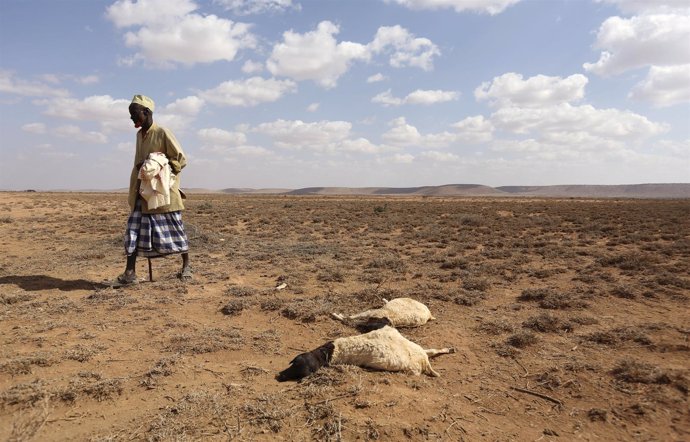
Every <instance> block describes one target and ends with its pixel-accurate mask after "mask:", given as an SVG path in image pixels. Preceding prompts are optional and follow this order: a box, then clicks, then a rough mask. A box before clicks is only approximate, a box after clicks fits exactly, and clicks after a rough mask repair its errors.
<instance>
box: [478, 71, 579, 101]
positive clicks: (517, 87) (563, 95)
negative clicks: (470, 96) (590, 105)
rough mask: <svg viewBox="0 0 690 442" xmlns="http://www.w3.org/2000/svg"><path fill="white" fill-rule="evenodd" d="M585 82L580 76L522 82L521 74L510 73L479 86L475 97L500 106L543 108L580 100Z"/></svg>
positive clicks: (543, 78) (542, 76)
mask: <svg viewBox="0 0 690 442" xmlns="http://www.w3.org/2000/svg"><path fill="white" fill-rule="evenodd" d="M587 82H588V80H587V77H585V76H584V75H581V74H575V75H571V76H569V77H566V78H561V77H550V76H546V75H536V76H534V77H530V78H528V79H526V80H524V79H523V78H522V75H520V74H516V73H514V72H509V73H506V74H503V75H501V76H499V77H494V79H493V80H492V81H490V82H488V81H486V82H484V83H482V84H481V86H479V87H478V88H476V89H475V91H474V96H475V98H476V99H477V100H478V101H481V100H488V101H489V102H490V103H491V104H492V105H495V106H500V107H503V106H511V105H514V106H519V107H543V106H550V105H554V104H560V103H569V102H573V101H578V100H581V99H582V98H583V97H584V95H585V86H586V85H587Z"/></svg>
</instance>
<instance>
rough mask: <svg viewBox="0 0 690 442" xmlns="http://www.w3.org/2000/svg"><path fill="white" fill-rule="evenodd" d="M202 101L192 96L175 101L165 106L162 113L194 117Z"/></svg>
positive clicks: (202, 103)
mask: <svg viewBox="0 0 690 442" xmlns="http://www.w3.org/2000/svg"><path fill="white" fill-rule="evenodd" d="M203 105H204V100H202V99H201V98H199V97H195V96H193V95H191V96H189V97H185V98H180V99H177V100H175V101H174V102H173V103H170V104H168V105H167V106H165V108H164V109H163V111H162V112H164V113H166V114H167V113H170V114H182V115H196V114H198V113H199V111H201V108H202V107H203Z"/></svg>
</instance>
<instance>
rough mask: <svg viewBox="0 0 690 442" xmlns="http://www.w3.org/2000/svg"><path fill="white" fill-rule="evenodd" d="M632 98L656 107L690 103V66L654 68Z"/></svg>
mask: <svg viewBox="0 0 690 442" xmlns="http://www.w3.org/2000/svg"><path fill="white" fill-rule="evenodd" d="M688 44H690V43H688ZM630 97H631V98H633V99H635V100H640V101H646V102H650V103H652V104H653V105H654V106H656V107H666V106H672V105H674V104H679V103H688V102H690V64H686V65H681V66H666V67H660V66H652V67H651V68H650V69H649V73H648V74H647V78H645V80H643V81H642V82H640V83H638V84H637V85H636V86H635V87H634V88H633V90H632V92H631V93H630Z"/></svg>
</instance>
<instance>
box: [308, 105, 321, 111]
mask: <svg viewBox="0 0 690 442" xmlns="http://www.w3.org/2000/svg"><path fill="white" fill-rule="evenodd" d="M317 110H319V103H311V104H310V105H309V106H307V112H316V111H317Z"/></svg>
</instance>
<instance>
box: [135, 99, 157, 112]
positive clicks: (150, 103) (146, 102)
mask: <svg viewBox="0 0 690 442" xmlns="http://www.w3.org/2000/svg"><path fill="white" fill-rule="evenodd" d="M132 104H139V105H141V106H144V107H147V108H149V109H150V110H151V112H153V110H154V108H155V107H156V104H155V103H154V102H153V100H152V99H150V98H149V97H147V96H146V95H135V96H134V98H132Z"/></svg>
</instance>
